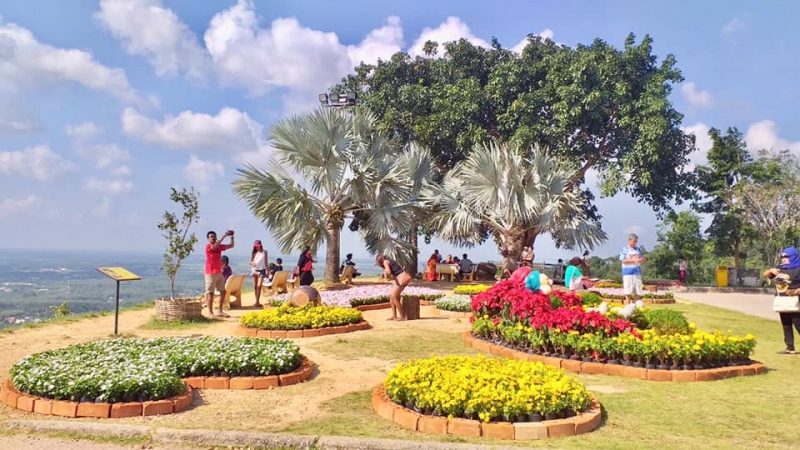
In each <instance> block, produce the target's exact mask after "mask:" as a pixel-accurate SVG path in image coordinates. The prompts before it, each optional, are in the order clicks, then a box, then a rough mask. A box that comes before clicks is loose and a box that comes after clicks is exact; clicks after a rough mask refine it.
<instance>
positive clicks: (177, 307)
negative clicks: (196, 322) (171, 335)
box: [156, 298, 203, 321]
mask: <svg viewBox="0 0 800 450" xmlns="http://www.w3.org/2000/svg"><path fill="white" fill-rule="evenodd" d="M156 315H157V316H158V318H159V319H160V320H164V321H171V320H182V319H198V318H200V317H202V315H203V301H202V299H198V298H176V299H173V300H170V299H168V298H159V299H157V300H156Z"/></svg>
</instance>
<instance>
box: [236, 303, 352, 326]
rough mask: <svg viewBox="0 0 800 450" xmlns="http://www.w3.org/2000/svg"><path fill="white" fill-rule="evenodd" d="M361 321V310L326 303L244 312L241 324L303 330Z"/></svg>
mask: <svg viewBox="0 0 800 450" xmlns="http://www.w3.org/2000/svg"><path fill="white" fill-rule="evenodd" d="M362 321H363V317H362V315H361V311H358V310H355V309H352V308H342V307H338V306H328V305H320V306H314V305H306V306H303V307H294V306H291V305H289V304H283V305H281V306H279V307H277V308H272V309H265V310H263V311H253V312H249V313H246V314H245V315H243V316H242V318H241V319H240V322H241V324H242V325H244V326H245V327H247V328H252V329H256V330H305V329H314V328H326V327H336V326H341V325H351V324H357V323H360V322H362Z"/></svg>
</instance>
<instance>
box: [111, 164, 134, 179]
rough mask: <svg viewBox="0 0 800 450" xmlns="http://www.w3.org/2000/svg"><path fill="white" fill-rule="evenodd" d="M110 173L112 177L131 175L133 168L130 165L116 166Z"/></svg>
mask: <svg viewBox="0 0 800 450" xmlns="http://www.w3.org/2000/svg"><path fill="white" fill-rule="evenodd" d="M109 174H110V175H111V176H112V177H116V178H124V177H129V176H130V175H131V168H130V167H128V166H119V167H115V168H113V169H111V171H110V172H109Z"/></svg>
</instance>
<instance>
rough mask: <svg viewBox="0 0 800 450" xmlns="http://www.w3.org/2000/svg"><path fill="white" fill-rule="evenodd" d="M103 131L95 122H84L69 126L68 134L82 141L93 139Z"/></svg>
mask: <svg viewBox="0 0 800 450" xmlns="http://www.w3.org/2000/svg"><path fill="white" fill-rule="evenodd" d="M102 131H103V130H101V129H100V127H98V126H97V125H96V124H95V123H94V122H82V123H79V124H78V125H72V126H68V127H67V135H68V136H69V137H71V138H74V139H78V140H81V141H85V140H88V139H91V138H93V137H95V136H97V135H98V134H100V133H102Z"/></svg>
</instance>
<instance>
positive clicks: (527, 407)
mask: <svg viewBox="0 0 800 450" xmlns="http://www.w3.org/2000/svg"><path fill="white" fill-rule="evenodd" d="M383 384H384V386H385V387H386V393H387V395H388V396H389V398H390V399H392V401H394V402H395V403H398V404H401V405H403V406H405V407H407V408H411V409H414V410H417V411H420V412H422V413H425V414H434V415H441V416H447V417H448V418H453V417H461V418H467V419H470V418H471V419H478V420H482V421H484V422H489V421H491V420H506V421H527V420H536V419H535V418H534V416H536V415H540V416H545V415H554V414H558V413H561V414H564V413H566V414H569V412H570V411H571V412H573V413H574V412H581V411H584V410H586V409H587V408H588V407H589V406H590V405H591V398H590V396H589V393H588V392H587V391H586V388H585V387H584V386H583V384H581V383H580V382H579V381H577V380H576V379H574V378H572V377H570V376H567V375H566V374H565V373H564V371H563V370H561V369H556V368H554V367H550V366H545V365H543V364H542V363H538V362H536V363H534V362H530V361H516V360H510V359H495V358H486V357H484V356H475V357H469V356H447V357H432V358H428V359H418V360H413V361H410V362H407V363H405V364H400V365H398V366H397V367H395V368H394V369H392V370H391V371H390V372H389V375H388V376H387V377H386V379H385V380H384V382H383Z"/></svg>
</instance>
